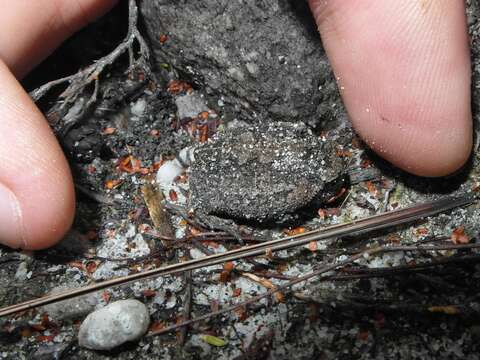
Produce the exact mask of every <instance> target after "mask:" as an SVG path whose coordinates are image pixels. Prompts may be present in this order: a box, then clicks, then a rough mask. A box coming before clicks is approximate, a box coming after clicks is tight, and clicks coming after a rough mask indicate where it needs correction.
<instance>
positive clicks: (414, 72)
mask: <svg viewBox="0 0 480 360" xmlns="http://www.w3.org/2000/svg"><path fill="white" fill-rule="evenodd" d="M114 2H115V1H114V0H35V1H31V0H15V1H9V0H0V6H1V9H2V11H1V12H0V24H1V25H0V26H1V27H2V31H0V59H1V60H0V114H1V115H2V116H1V120H0V134H1V141H0V243H2V244H4V245H7V246H10V247H14V248H24V249H32V250H35V249H42V248H46V247H49V246H52V245H53V244H55V243H56V242H58V241H59V240H60V239H61V238H62V237H63V235H64V234H65V233H66V232H67V231H68V229H69V228H70V226H71V223H72V219H73V216H74V209H75V196H74V188H73V182H72V177H71V174H70V170H69V168H68V164H67V161H66V160H65V156H64V154H63V153H62V151H61V149H60V146H59V145H58V143H57V141H56V139H55V137H54V136H53V134H52V132H51V130H50V128H49V127H48V125H47V122H46V120H45V119H44V117H43V116H42V114H41V113H40V112H39V110H38V109H37V107H36V106H35V104H34V103H33V102H32V100H31V99H30V97H29V96H28V95H27V93H26V92H25V90H24V89H23V88H22V87H21V85H20V84H19V82H18V79H21V78H22V77H23V76H24V75H25V74H26V73H28V71H30V70H31V69H32V68H33V67H34V66H35V65H37V64H38V63H39V62H41V61H42V60H43V59H44V58H45V57H46V56H48V55H49V54H50V53H51V52H52V51H53V50H54V49H55V48H56V47H57V46H58V45H59V44H60V43H61V42H62V41H63V40H65V39H66V38H67V37H68V36H70V35H71V34H73V33H74V32H75V31H77V30H78V29H80V28H81V27H82V26H84V25H86V24H87V23H88V22H90V21H92V20H93V19H95V18H97V17H98V16H101V15H102V14H103V13H105V12H106V11H108V10H109V9H110V7H111V6H113V4H114ZM309 2H310V6H311V9H312V12H313V14H314V16H315V18H316V20H317V24H318V25H319V31H320V35H321V37H322V41H323V44H324V46H325V49H326V51H327V54H328V56H329V59H330V61H331V63H332V66H333V69H334V72H335V75H336V77H337V81H338V84H339V89H340V92H341V94H342V98H343V101H344V103H345V105H346V107H347V111H348V113H349V116H350V119H351V121H352V123H353V125H354V127H355V129H356V131H357V132H358V133H359V134H360V136H361V137H362V138H363V139H364V140H365V141H366V142H367V143H368V144H369V145H370V146H371V147H372V149H373V150H375V151H376V152H377V153H378V154H379V155H380V156H382V157H384V158H385V159H387V160H388V161H390V162H391V163H393V164H394V165H396V166H398V167H400V168H402V169H404V170H406V171H408V172H411V173H413V174H416V175H421V176H443V175H447V174H450V173H452V172H455V171H456V170H458V169H459V168H461V167H462V166H463V165H464V164H465V162H466V161H467V159H468V157H469V154H470V152H471V147H472V120H471V109H470V58H469V49H468V36H467V28H466V18H465V7H464V3H463V1H461V0H455V1H450V0H405V1H398V0H382V1H378V0H351V1H344V0H310V1H309Z"/></svg>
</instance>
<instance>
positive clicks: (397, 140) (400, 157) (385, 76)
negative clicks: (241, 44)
mask: <svg viewBox="0 0 480 360" xmlns="http://www.w3.org/2000/svg"><path fill="white" fill-rule="evenodd" d="M309 3H310V7H311V9H312V12H313V14H314V16H315V18H316V21H317V24H318V27H319V31H320V35H321V37H322V42H323V45H324V47H325V49H326V52H327V55H328V57H329V59H330V62H331V64H332V66H333V69H334V72H335V75H336V77H337V82H338V87H339V89H340V93H341V94H342V98H343V101H344V103H345V105H346V107H347V111H348V113H349V116H350V119H351V121H352V123H353V125H354V127H355V129H356V131H357V132H358V133H359V134H360V136H361V137H362V138H363V139H364V140H365V142H366V143H367V144H368V145H369V146H370V147H371V148H372V149H373V150H374V151H376V152H377V153H378V154H379V155H380V156H382V157H384V158H385V159H387V160H389V161H390V162H392V163H393V164H395V165H396V166H398V167H400V168H402V169H404V170H406V171H408V172H411V173H413V174H416V175H422V176H442V175H447V174H450V173H452V172H454V171H456V170H458V169H459V168H460V167H461V166H462V165H464V164H465V162H466V161H467V160H468V157H469V155H470V152H471V148H472V119H471V117H472V115H471V109H470V76H471V71H470V53H469V44H468V34H467V26H466V16H465V4H464V2H463V1H437V0H408V1H398V0H382V1H378V0H356V1H353V0H352V1H343V0H309Z"/></svg>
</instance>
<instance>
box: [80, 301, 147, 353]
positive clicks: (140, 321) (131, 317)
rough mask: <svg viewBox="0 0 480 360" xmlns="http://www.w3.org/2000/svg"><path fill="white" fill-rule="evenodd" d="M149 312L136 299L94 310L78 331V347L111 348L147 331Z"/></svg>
mask: <svg viewBox="0 0 480 360" xmlns="http://www.w3.org/2000/svg"><path fill="white" fill-rule="evenodd" d="M149 325H150V315H149V313H148V310H147V307H146V306H145V305H144V304H143V303H141V302H140V301H138V300H120V301H116V302H114V303H111V304H109V305H107V306H105V307H104V308H102V309H100V310H97V311H94V312H93V313H91V314H90V315H88V316H87V318H86V319H85V320H84V321H83V323H82V325H81V326H80V331H79V333H78V343H79V345H80V346H82V347H85V348H88V349H92V350H110V349H113V348H114V347H116V346H119V345H121V344H123V343H125V342H127V341H134V340H137V339H139V338H140V337H141V336H142V335H143V334H145V333H146V332H147V329H148V326H149Z"/></svg>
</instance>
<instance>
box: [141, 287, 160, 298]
mask: <svg viewBox="0 0 480 360" xmlns="http://www.w3.org/2000/svg"><path fill="white" fill-rule="evenodd" d="M142 295H143V296H145V297H146V298H151V297H154V296H155V295H157V292H156V291H155V290H152V289H146V290H143V291H142Z"/></svg>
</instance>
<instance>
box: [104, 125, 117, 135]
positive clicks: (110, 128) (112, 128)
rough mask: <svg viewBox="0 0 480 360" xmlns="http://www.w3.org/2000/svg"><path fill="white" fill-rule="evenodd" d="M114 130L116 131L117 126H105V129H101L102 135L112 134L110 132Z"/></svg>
mask: <svg viewBox="0 0 480 360" xmlns="http://www.w3.org/2000/svg"><path fill="white" fill-rule="evenodd" d="M115 131H117V128H114V127H107V128H105V129H103V131H102V135H112V134H114V133H115Z"/></svg>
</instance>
